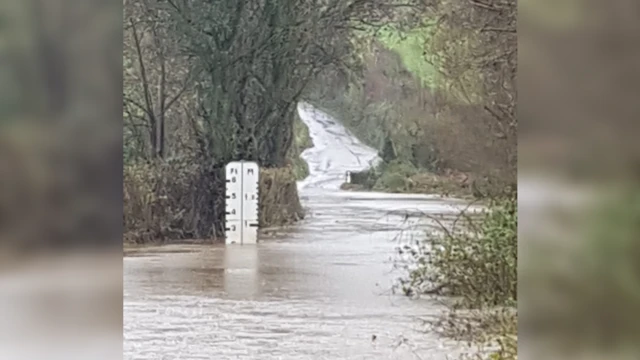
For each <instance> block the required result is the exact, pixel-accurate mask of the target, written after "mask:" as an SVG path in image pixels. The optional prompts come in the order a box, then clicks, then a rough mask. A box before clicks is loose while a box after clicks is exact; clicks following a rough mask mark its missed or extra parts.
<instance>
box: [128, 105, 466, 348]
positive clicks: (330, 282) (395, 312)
mask: <svg viewBox="0 0 640 360" xmlns="http://www.w3.org/2000/svg"><path fill="white" fill-rule="evenodd" d="M300 114H301V117H302V118H303V120H304V121H305V122H306V123H307V125H308V126H309V128H310V133H311V136H312V139H313V141H314V148H312V149H309V150H307V151H306V152H305V154H303V157H304V158H305V160H307V162H308V163H309V167H310V172H311V175H310V176H309V178H307V179H305V180H304V181H302V182H301V183H300V184H299V188H300V195H301V199H302V203H303V205H304V207H305V208H306V209H307V217H306V218H305V220H303V221H301V222H300V223H298V224H296V225H295V226H291V227H288V228H285V229H274V230H272V231H269V232H268V233H269V235H261V238H260V242H259V243H258V244H257V245H255V246H225V245H173V246H163V247H156V248H147V249H143V250H141V251H137V252H136V253H135V254H132V255H130V256H126V257H125V259H124V301H123V307H124V355H125V359H153V360H159V359H207V360H209V359H283V360H284V359H329V360H335V359H446V358H451V357H454V356H455V354H456V353H457V352H458V351H459V350H460V349H461V346H460V345H458V344H455V343H453V342H451V341H449V340H446V339H443V338H441V337H439V336H437V335H436V334H435V333H433V332H432V331H429V328H428V327H426V326H425V325H424V323H423V320H424V319H432V318H434V317H436V316H438V315H439V314H441V313H442V311H443V308H442V306H441V305H439V304H437V303H436V302H434V301H430V300H424V299H422V300H411V299H408V298H406V297H404V296H402V295H399V294H397V295H396V294H393V292H392V291H391V288H392V286H393V284H394V283H395V281H396V279H397V278H398V277H399V276H401V275H402V273H401V272H400V271H399V270H398V271H395V270H394V266H393V264H394V261H393V260H394V256H395V248H396V246H398V245H399V244H400V243H402V242H406V241H410V240H411V239H413V238H415V236H423V234H424V231H426V230H427V229H428V228H429V227H430V226H432V224H429V223H428V222H425V221H423V220H421V219H424V217H423V216H421V215H422V214H425V213H427V214H431V215H442V216H443V217H450V216H454V215H455V214H456V213H457V212H458V211H459V210H460V209H462V208H463V207H464V206H465V204H464V203H463V202H461V201H455V200H443V199H440V198H438V197H434V196H425V195H395V194H379V193H354V192H346V191H340V190H338V189H337V188H338V187H339V185H340V183H341V182H342V181H343V180H342V179H343V176H344V172H345V171H347V170H351V171H354V170H359V169H364V168H366V167H367V166H368V164H369V163H371V162H372V161H375V152H374V151H373V150H371V149H370V148H368V147H366V146H364V145H362V144H360V143H359V142H357V141H356V140H354V139H353V137H351V136H350V135H349V134H348V132H346V131H345V130H344V128H343V127H342V126H341V125H340V124H338V123H336V122H334V121H332V119H329V118H328V117H327V116H326V115H324V114H322V113H319V112H317V111H311V110H309V109H308V108H305V107H304V106H303V107H301V108H300Z"/></svg>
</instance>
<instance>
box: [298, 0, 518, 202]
mask: <svg viewBox="0 0 640 360" xmlns="http://www.w3.org/2000/svg"><path fill="white" fill-rule="evenodd" d="M420 8H421V9H423V10H422V11H423V12H422V14H423V17H424V18H425V19H426V20H429V22H431V23H434V24H432V25H430V26H429V27H426V26H425V27H424V32H426V33H428V34H429V36H428V37H427V39H428V40H427V42H426V43H425V45H424V54H423V55H422V56H424V58H425V61H426V62H427V63H431V64H432V65H433V67H434V71H435V72H436V73H437V81H436V82H435V84H434V85H433V86H431V87H425V86H424V84H422V83H421V81H420V79H418V78H417V77H416V75H415V74H411V73H410V72H409V70H408V69H407V67H406V66H405V64H403V61H402V59H401V57H400V56H399V54H397V53H395V52H394V51H391V50H388V49H385V47H384V44H383V43H381V41H380V40H378V39H366V41H363V43H362V47H361V48H359V50H360V52H361V54H362V56H360V57H359V58H358V59H357V60H356V62H359V66H361V67H362V68H363V70H362V71H359V72H355V73H352V80H351V82H349V83H345V81H344V76H343V74H342V73H341V72H340V71H330V72H327V73H325V74H324V75H323V77H322V78H321V81H320V82H321V84H322V86H321V87H328V88H331V89H333V93H331V92H330V91H327V90H322V91H320V90H318V89H314V91H313V92H311V93H310V97H311V98H312V99H313V101H314V102H315V103H317V104H319V105H320V106H322V107H325V108H327V109H328V110H329V111H330V112H333V113H335V114H336V115H337V116H338V117H339V118H341V119H344V122H345V124H346V125H347V126H348V127H349V128H350V129H352V130H353V131H354V133H356V134H357V135H358V136H359V137H360V138H361V139H362V140H363V141H365V142H366V143H368V144H369V145H371V146H374V147H375V148H377V149H379V150H380V151H381V155H382V157H383V158H385V159H387V160H398V161H401V162H403V163H405V164H407V165H411V166H414V167H416V168H417V170H418V171H419V172H430V173H433V174H435V175H438V176H440V178H441V179H444V178H448V179H449V181H450V182H452V183H453V187H458V188H459V190H460V191H458V192H460V193H471V194H473V195H474V196H478V197H487V196H498V195H502V194H504V193H505V192H509V191H512V190H513V189H515V183H516V168H517V159H516V130H517V119H516V114H515V101H516V96H515V80H516V79H515V74H516V55H517V47H516V34H515V31H516V28H515V24H516V23H515V14H516V13H515V8H516V7H515V1H473V2H466V1H428V2H426V3H424V2H423V3H422V4H421V5H420ZM434 20H435V21H434ZM418 23H419V22H418ZM414 26H416V25H415V23H414ZM389 144H391V145H389ZM388 149H391V150H392V151H388ZM411 176H413V175H411ZM422 178H423V179H426V180H429V179H428V177H422ZM463 179H464V180H463ZM416 180H420V179H413V182H414V183H415V182H416ZM431 180H433V178H431ZM430 182H432V181H430ZM418 188H424V189H425V190H427V191H430V190H432V189H431V188H432V187H431V186H428V184H425V186H422V185H418Z"/></svg>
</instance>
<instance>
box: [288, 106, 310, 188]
mask: <svg viewBox="0 0 640 360" xmlns="http://www.w3.org/2000/svg"><path fill="white" fill-rule="evenodd" d="M312 146H313V143H312V141H311V137H310V136H309V128H308V127H307V125H306V124H305V123H304V122H302V120H301V119H300V116H298V114H297V113H296V117H295V120H294V123H293V143H292V144H291V148H290V150H289V154H288V161H289V163H290V164H291V167H292V168H293V176H294V178H295V179H296V180H302V179H304V178H306V177H307V176H309V165H308V164H307V162H306V161H304V160H303V159H302V158H301V157H300V154H302V152H303V151H305V150H306V149H308V148H310V147H312Z"/></svg>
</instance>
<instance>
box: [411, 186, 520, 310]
mask: <svg viewBox="0 0 640 360" xmlns="http://www.w3.org/2000/svg"><path fill="white" fill-rule="evenodd" d="M516 206H517V201H516V199H515V197H512V198H509V199H506V200H496V201H493V202H492V203H491V204H490V206H489V210H487V211H485V213H484V214H483V215H481V217H480V219H474V218H472V217H470V216H468V215H464V214H463V215H461V217H460V218H459V219H458V220H456V221H454V223H453V224H452V226H447V225H445V224H443V223H442V222H441V221H440V220H438V219H435V218H434V219H433V220H435V221H437V222H438V223H439V224H440V225H441V229H440V230H441V232H440V233H439V234H432V235H430V236H429V237H428V238H427V239H425V240H422V241H417V242H415V243H414V244H411V245H405V246H403V247H402V248H401V249H399V252H400V254H401V255H408V256H409V264H408V265H407V267H406V269H407V270H408V271H409V272H408V277H407V278H405V279H401V282H400V284H401V286H402V289H403V291H404V292H405V293H407V294H420V293H438V294H448V295H453V296H458V297H460V301H459V302H458V303H457V305H459V306H462V307H470V308H482V307H487V306H489V307H491V306H512V305H514V304H515V302H516V301H517V283H518V282H517V260H518V256H517V253H518V242H517V220H518V219H517V209H516ZM460 219H462V220H463V221H462V226H458V222H460ZM412 245H413V246H412Z"/></svg>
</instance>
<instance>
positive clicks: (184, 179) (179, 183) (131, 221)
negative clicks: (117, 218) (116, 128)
mask: <svg viewBox="0 0 640 360" xmlns="http://www.w3.org/2000/svg"><path fill="white" fill-rule="evenodd" d="M123 177H124V178H123V192H124V194H123V195H124V198H123V201H124V203H123V210H124V231H125V241H127V242H135V243H146V242H150V241H165V240H176V239H187V238H210V237H217V236H220V235H221V234H222V226H221V224H222V223H221V219H222V218H223V215H224V174H223V172H222V170H221V169H213V168H212V169H207V166H202V165H200V162H199V161H197V160H195V159H191V158H181V159H172V160H168V161H166V162H156V163H142V164H133V165H126V166H125V167H124V169H123ZM214 225H217V226H214Z"/></svg>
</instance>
